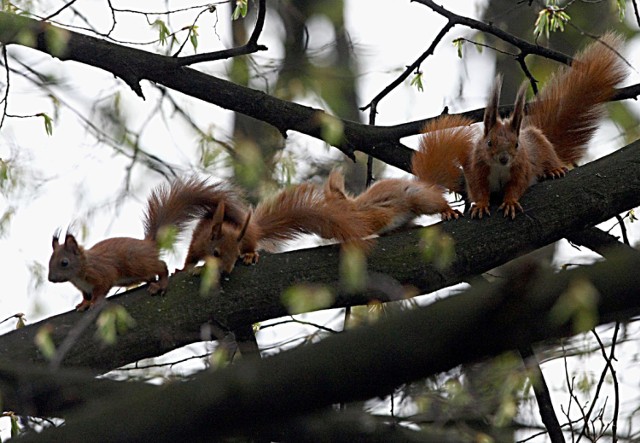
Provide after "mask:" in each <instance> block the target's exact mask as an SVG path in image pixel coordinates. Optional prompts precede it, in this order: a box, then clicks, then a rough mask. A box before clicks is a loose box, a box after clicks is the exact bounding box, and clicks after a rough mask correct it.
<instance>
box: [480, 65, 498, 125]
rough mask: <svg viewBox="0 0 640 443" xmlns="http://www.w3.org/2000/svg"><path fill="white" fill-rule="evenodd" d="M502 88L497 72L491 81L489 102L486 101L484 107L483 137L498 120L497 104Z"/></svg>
mask: <svg viewBox="0 0 640 443" xmlns="http://www.w3.org/2000/svg"><path fill="white" fill-rule="evenodd" d="M501 89H502V75H500V74H498V75H497V76H496V79H495V81H494V83H493V88H492V89H491V95H490V96H489V102H488V103H487V107H486V108H485V109H484V118H483V123H484V135H485V137H486V136H487V135H488V134H489V131H490V130H491V128H493V127H494V126H495V124H496V123H497V122H498V104H499V102H500V90H501Z"/></svg>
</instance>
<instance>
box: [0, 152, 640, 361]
mask: <svg viewBox="0 0 640 443" xmlns="http://www.w3.org/2000/svg"><path fill="white" fill-rule="evenodd" d="M639 164H640V142H635V143H633V144H631V145H629V146H627V147H625V148H623V149H620V150H619V151H617V152H615V153H613V154H611V155H609V156H607V157H605V158H602V159H600V160H598V161H595V162H592V163H589V164H587V165H585V166H583V167H580V168H577V169H575V170H573V171H571V172H570V173H569V174H567V176H566V177H565V178H563V179H560V180H552V181H546V182H543V183H540V184H538V185H536V186H534V187H532V188H531V189H530V191H529V192H527V194H525V196H524V197H523V198H522V200H521V202H522V205H523V207H524V208H525V213H524V214H519V215H518V216H517V217H516V218H515V220H509V219H505V218H503V217H502V214H501V213H499V212H495V208H494V213H493V216H491V217H489V218H484V219H482V220H470V219H469V218H464V219H460V220H457V221H453V222H446V223H439V224H437V225H436V226H432V227H428V228H426V229H440V231H441V233H442V234H447V235H449V236H451V238H452V239H453V241H454V244H455V257H454V258H453V261H452V263H451V264H450V266H448V267H447V268H446V269H440V268H438V267H437V266H434V265H433V264H431V263H425V261H424V259H423V248H422V246H421V238H422V232H423V230H422V229H413V230H409V231H405V232H401V233H398V234H394V235H389V236H385V237H381V238H380V239H378V241H377V245H376V247H375V249H374V250H373V252H372V254H371V255H370V257H369V262H368V271H369V275H370V283H371V285H376V284H378V283H379V282H380V280H379V279H377V276H380V275H384V276H387V277H385V278H386V279H387V280H385V282H391V283H394V282H395V287H396V288H397V287H401V285H402V286H404V287H407V286H409V287H414V288H415V291H413V293H414V294H415V293H420V294H425V293H430V292H433V291H436V290H438V289H441V288H444V287H447V286H451V285H453V284H456V283H459V282H462V281H464V280H465V279H466V278H468V277H470V276H473V275H478V274H480V273H482V272H485V271H487V270H489V269H492V268H494V267H496V266H499V265H501V264H504V263H506V262H508V261H510V260H512V259H514V258H516V257H519V256H521V255H523V254H525V253H527V252H530V251H532V250H534V249H536V248H539V247H542V246H544V245H547V244H549V243H551V242H554V241H557V240H559V239H562V238H564V237H566V236H568V235H571V234H573V233H575V232H579V231H581V230H583V229H585V228H588V227H591V226H594V225H596V224H598V223H600V222H603V221H605V220H608V219H610V218H611V217H613V216H615V215H616V214H619V213H621V212H623V211H626V210H629V209H632V208H634V207H636V206H638V205H640V174H639V173H638V170H639V168H638V165H639ZM338 275H339V249H338V247H337V246H335V245H334V246H325V247H320V248H314V249H306V250H298V251H292V252H287V253H283V254H275V255H267V254H265V255H264V256H263V257H262V259H261V261H260V263H259V264H258V265H257V266H253V267H244V266H238V267H236V269H235V270H234V273H233V274H232V276H231V279H230V280H229V281H225V282H223V284H222V287H221V288H220V290H219V291H218V292H217V293H215V294H212V295H209V296H207V297H202V296H200V295H198V293H199V287H200V281H199V278H198V277H192V276H189V275H186V274H178V275H175V276H174V277H172V278H171V282H170V286H169V290H168V292H167V294H166V295H165V296H163V297H150V296H149V295H148V294H147V293H146V290H145V288H144V287H142V288H139V289H135V290H132V291H128V292H125V293H122V294H118V295H115V296H113V297H110V298H109V300H111V302H114V303H118V304H121V305H122V306H124V307H125V308H126V309H127V311H128V312H129V314H130V315H131V316H132V317H133V318H134V319H135V320H136V321H137V326H136V327H135V329H133V330H131V331H130V332H128V333H127V334H125V335H123V336H121V337H119V340H118V342H117V344H116V345H114V346H109V347H106V346H103V345H102V344H100V343H99V342H98V341H96V339H95V338H94V334H93V331H88V332H87V333H86V334H84V335H83V336H82V337H81V339H80V340H78V342H77V343H76V345H75V346H74V347H73V348H72V349H71V350H70V352H69V353H68V355H67V356H66V358H65V359H64V361H63V365H65V366H75V367H84V368H88V369H90V370H92V371H94V372H95V373H104V372H106V371H108V370H111V369H114V368H117V367H119V366H122V365H124V364H127V363H130V362H133V361H137V360H139V359H142V358H146V357H152V356H157V355H160V354H163V353H165V352H168V351H170V350H172V349H175V348H177V347H180V346H184V345H186V344H189V343H193V342H195V341H200V340H209V339H211V338H212V337H210V336H208V335H204V336H203V332H202V331H203V328H202V326H203V325H207V324H211V325H213V326H215V327H216V328H218V329H222V330H227V331H229V330H234V329H236V328H238V327H240V326H245V325H250V324H252V323H256V322H260V321H264V320H267V319H272V318H277V317H280V316H283V315H287V314H288V311H287V309H286V307H285V306H284V305H283V304H282V302H281V299H280V297H281V294H282V292H283V291H284V290H285V289H287V288H288V287H290V286H291V285H294V284H322V285H327V286H328V287H330V288H331V289H332V290H333V291H334V293H335V294H336V296H337V297H336V300H335V302H334V303H333V305H332V306H330V307H336V308H337V307H345V306H354V305H361V304H366V303H368V302H369V301H371V300H379V301H390V300H393V299H397V297H398V295H397V293H394V292H393V291H392V292H388V291H386V292H385V291H382V290H380V289H381V288H382V287H381V286H379V287H378V288H377V290H376V288H371V289H370V290H368V291H366V292H363V293H358V294H353V293H349V292H348V291H345V290H344V288H341V286H340V282H339V281H338ZM70 290H72V289H71V288H70ZM78 296H80V295H79V294H78ZM82 315H83V314H81V313H76V312H68V313H65V314H60V315H57V316H54V317H51V318H48V319H46V320H43V321H41V322H39V323H35V324H33V325H30V326H28V327H26V328H22V329H20V330H16V331H12V332H10V333H8V334H5V335H4V336H2V337H0V357H1V358H11V359H16V360H23V361H29V362H39V363H44V359H43V357H42V355H41V354H40V352H39V351H38V350H37V348H36V346H35V345H34V337H35V335H36V334H37V332H38V330H40V328H41V327H42V326H44V325H45V324H48V325H50V327H51V328H52V336H53V339H54V341H55V342H56V343H57V344H59V343H60V342H61V341H62V340H63V339H64V337H65V336H67V334H68V333H69V331H70V330H71V329H72V328H73V327H74V325H75V324H76V323H77V322H78V320H79V319H80V318H81V316H82Z"/></svg>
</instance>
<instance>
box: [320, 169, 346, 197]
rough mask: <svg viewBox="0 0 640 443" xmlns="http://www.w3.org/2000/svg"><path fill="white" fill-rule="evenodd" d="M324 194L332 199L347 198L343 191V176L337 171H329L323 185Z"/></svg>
mask: <svg viewBox="0 0 640 443" xmlns="http://www.w3.org/2000/svg"><path fill="white" fill-rule="evenodd" d="M324 193H325V194H326V195H331V196H332V197H338V198H347V196H346V194H345V190H344V175H342V173H341V172H340V171H338V170H335V169H334V170H333V171H331V174H329V178H327V181H326V182H325V184H324Z"/></svg>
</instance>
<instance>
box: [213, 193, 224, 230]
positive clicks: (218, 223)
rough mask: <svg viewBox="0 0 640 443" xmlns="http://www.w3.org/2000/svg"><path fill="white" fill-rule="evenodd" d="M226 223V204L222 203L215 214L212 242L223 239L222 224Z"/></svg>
mask: <svg viewBox="0 0 640 443" xmlns="http://www.w3.org/2000/svg"><path fill="white" fill-rule="evenodd" d="M223 221H224V202H222V201H221V202H220V203H219V204H218V207H217V208H216V212H215V213H214V214H213V226H212V228H211V240H217V239H219V238H220V237H222V223H223Z"/></svg>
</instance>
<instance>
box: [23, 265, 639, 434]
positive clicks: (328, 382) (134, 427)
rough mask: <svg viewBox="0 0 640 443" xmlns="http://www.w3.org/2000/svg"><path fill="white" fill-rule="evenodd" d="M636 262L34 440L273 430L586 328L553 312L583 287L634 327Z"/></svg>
mask: <svg viewBox="0 0 640 443" xmlns="http://www.w3.org/2000/svg"><path fill="white" fill-rule="evenodd" d="M639 266H640V259H639V258H638V257H637V255H636V254H631V255H628V254H621V255H619V256H618V257H614V258H611V259H609V260H607V261H605V262H600V263H596V264H594V265H592V266H588V267H581V268H576V269H572V270H569V271H565V272H562V273H560V274H555V273H553V272H551V271H546V272H543V271H540V270H538V269H535V268H530V267H529V268H525V269H522V270H521V272H519V273H516V274H514V275H512V276H511V278H509V279H507V281H505V282H504V284H499V285H496V284H479V285H477V286H475V287H474V288H472V289H471V290H468V291H466V292H464V293H462V294H459V295H454V296H450V297H448V298H446V299H444V300H440V301H437V302H435V303H433V304H431V305H429V306H426V307H422V308H417V309H414V310H411V311H406V312H403V313H402V314H399V315H397V316H392V317H389V318H386V319H383V320H380V321H378V322H377V323H376V324H374V325H372V326H369V327H362V328H359V329H355V330H352V331H349V332H348V333H346V334H339V335H336V336H331V337H329V338H327V339H325V340H323V341H321V342H320V343H317V344H314V345H309V346H305V347H302V348H297V349H295V350H292V351H286V352H283V353H280V354H278V355H276V356H274V357H271V358H268V359H264V360H259V361H258V360H256V359H244V360H242V361H241V362H239V363H238V364H237V365H235V366H233V367H228V368H225V369H221V370H219V371H215V372H212V373H211V372H207V373H201V374H199V375H197V376H196V377H195V378H194V379H193V380H192V381H190V382H187V383H176V384H170V385H167V386H165V387H163V389H162V390H159V391H158V392H155V391H154V392H149V393H145V394H139V395H132V396H123V397H119V398H117V399H116V398H113V399H111V401H104V402H102V403H101V404H100V405H93V406H92V405H89V406H87V407H86V408H83V409H82V411H80V412H79V413H78V414H77V415H75V416H74V417H70V418H69V419H68V420H67V422H66V424H65V426H63V427H60V428H56V429H51V430H45V431H44V432H43V433H42V434H40V435H39V436H31V437H29V436H27V437H26V439H25V441H45V440H46V441H51V440H52V439H53V440H57V441H76V440H78V439H79V437H80V436H83V438H86V437H87V436H91V439H92V441H107V440H111V441H113V440H125V439H126V440H153V441H159V442H162V441H175V439H176V438H177V437H179V438H181V439H186V440H197V439H200V438H204V437H205V436H206V438H208V439H209V440H211V439H216V438H220V437H222V436H228V435H238V433H243V434H245V435H246V434H247V433H251V432H254V431H255V430H258V429H260V428H261V427H265V426H266V427H269V428H270V429H272V428H273V426H274V425H277V424H278V423H284V422H286V420H288V419H291V418H292V417H296V416H300V415H301V414H305V413H309V412H313V411H317V410H319V409H321V408H325V407H328V406H330V405H332V404H335V403H340V402H350V401H358V400H365V399H369V398H372V397H376V396H383V395H387V394H389V393H391V392H392V391H393V389H394V388H395V387H397V386H398V385H400V384H403V383H407V382H411V381H415V380H418V379H422V378H424V377H427V376H430V375H433V374H437V373H440V372H442V371H445V370H447V369H450V368H452V367H455V366H457V365H460V364H464V363H470V362H474V361H477V360H479V359H482V358H485V357H487V356H492V355H497V354H500V353H502V352H504V351H507V350H511V349H517V348H523V347H526V346H529V345H531V344H533V343H535V342H539V341H541V340H548V339H554V338H559V337H564V336H569V335H573V334H575V333H577V332H580V331H578V330H576V329H575V327H576V324H577V323H574V318H573V317H571V316H569V317H566V318H563V317H559V316H558V315H556V310H555V309H554V308H555V306H556V305H557V304H558V302H559V300H561V299H562V298H563V297H564V296H565V294H566V293H567V290H568V288H569V287H570V286H571V285H572V284H573V282H575V281H587V282H589V283H590V284H592V285H593V287H594V288H595V289H596V290H597V291H598V293H599V298H598V301H597V302H596V304H595V305H594V306H593V309H594V310H596V311H597V313H598V316H597V318H598V320H597V321H598V323H599V324H603V323H607V322H610V321H613V320H625V319H628V318H630V316H633V315H637V314H638V313H640V298H638V297H637V287H638V285H640V273H638V272H635V271H636V270H637V269H638V267H639ZM443 319H446V321H443ZM372 343H375V346H371V344H372ZM363 368H366V369H365V370H363ZM105 417H108V418H109V419H108V420H105ZM213 417H215V420H213V419H212V418H213ZM247 417H250V420H248V419H247ZM169 418H170V419H169ZM175 423H180V426H176V425H175Z"/></svg>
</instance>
